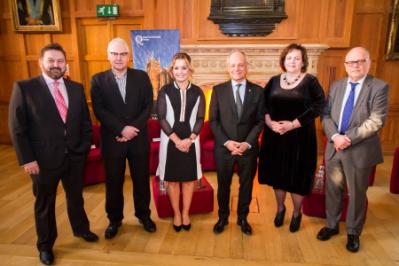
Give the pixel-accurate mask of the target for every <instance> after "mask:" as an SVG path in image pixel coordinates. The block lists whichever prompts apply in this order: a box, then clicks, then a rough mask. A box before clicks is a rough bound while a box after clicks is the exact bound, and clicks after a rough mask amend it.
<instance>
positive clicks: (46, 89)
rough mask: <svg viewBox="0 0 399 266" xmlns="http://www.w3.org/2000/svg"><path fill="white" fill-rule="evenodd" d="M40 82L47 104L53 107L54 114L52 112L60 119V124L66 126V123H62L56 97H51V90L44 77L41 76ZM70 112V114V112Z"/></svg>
mask: <svg viewBox="0 0 399 266" xmlns="http://www.w3.org/2000/svg"><path fill="white" fill-rule="evenodd" d="M39 82H40V84H41V85H42V86H41V88H40V89H41V90H42V94H43V95H44V97H45V98H46V99H45V102H48V103H49V105H50V106H52V107H51V109H53V112H52V113H54V114H55V115H56V116H57V117H58V119H59V120H60V122H61V123H62V124H64V121H62V118H61V115H60V112H59V111H58V108H57V104H56V103H55V100H54V97H53V95H51V92H50V88H49V87H48V86H47V83H46V81H45V80H44V78H43V76H41V75H40V77H39ZM68 98H69V97H68ZM68 112H69V111H68ZM67 119H68V118H67Z"/></svg>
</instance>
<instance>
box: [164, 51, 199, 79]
mask: <svg viewBox="0 0 399 266" xmlns="http://www.w3.org/2000/svg"><path fill="white" fill-rule="evenodd" d="M178 59H183V60H184V62H186V65H187V67H188V69H189V70H190V72H191V74H193V73H194V68H193V66H192V65H191V57H190V56H189V55H188V54H187V53H182V52H179V53H176V54H175V55H174V56H173V58H172V63H170V65H169V68H168V71H169V75H170V76H171V77H172V78H173V79H174V78H175V77H174V76H173V67H174V66H175V64H176V61H177V60H178Z"/></svg>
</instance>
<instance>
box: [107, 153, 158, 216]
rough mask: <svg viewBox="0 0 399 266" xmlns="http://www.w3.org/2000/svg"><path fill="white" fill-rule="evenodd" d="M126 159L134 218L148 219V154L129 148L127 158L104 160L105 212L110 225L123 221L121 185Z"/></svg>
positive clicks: (149, 198)
mask: <svg viewBox="0 0 399 266" xmlns="http://www.w3.org/2000/svg"><path fill="white" fill-rule="evenodd" d="M126 159H127V160H128V163H129V168H130V176H131V178H132V182H133V201H134V208H135V216H136V217H137V218H139V219H145V218H147V217H150V213H151V211H150V200H151V192H150V172H149V159H150V154H149V152H145V153H142V152H140V153H139V152H138V151H137V150H136V149H134V147H133V146H131V147H129V149H128V152H127V156H126V157H120V158H109V157H105V158H104V165H105V172H106V182H105V184H106V202H105V210H106V212H107V215H108V219H109V221H110V222H111V223H116V222H121V221H122V220H123V205H124V198H123V183H124V181H125V170H126Z"/></svg>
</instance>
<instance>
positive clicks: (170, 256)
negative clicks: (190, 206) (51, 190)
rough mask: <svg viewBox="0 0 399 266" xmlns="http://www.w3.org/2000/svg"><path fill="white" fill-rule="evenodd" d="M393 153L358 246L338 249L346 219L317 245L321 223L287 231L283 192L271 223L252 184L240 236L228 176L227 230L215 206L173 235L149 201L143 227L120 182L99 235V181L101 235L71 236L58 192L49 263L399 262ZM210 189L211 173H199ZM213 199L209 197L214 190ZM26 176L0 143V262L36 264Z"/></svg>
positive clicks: (380, 172) (263, 190)
mask: <svg viewBox="0 0 399 266" xmlns="http://www.w3.org/2000/svg"><path fill="white" fill-rule="evenodd" d="M391 167H392V156H386V158H385V163H384V164H382V165H379V166H378V167H377V175H376V180H375V185H374V186H373V187H370V188H369V190H368V193H367V194H368V199H369V208H368V213H367V220H366V225H365V229H364V231H363V234H362V236H361V249H360V251H359V252H358V253H356V254H353V253H349V252H348V251H347V250H346V249H345V243H346V234H345V224H344V223H341V224H340V232H341V233H340V234H339V235H338V236H336V237H333V238H332V239H331V240H330V241H326V242H321V241H318V240H317V239H316V234H317V232H318V231H319V229H320V228H321V227H322V226H323V225H324V220H323V219H320V218H315V217H308V216H303V222H302V226H301V229H300V230H299V232H297V233H295V234H292V233H290V232H289V230H288V226H289V221H290V217H291V212H292V204H291V202H290V198H289V197H287V203H286V205H287V215H286V218H285V224H284V226H282V227H281V228H275V227H274V225H273V218H274V214H275V211H276V210H275V201H274V196H273V191H272V189H271V188H270V187H267V186H261V185H259V184H257V183H256V182H255V185H254V190H253V203H252V204H251V208H250V211H251V212H250V214H249V217H248V219H249V222H250V223H251V225H252V226H253V235H252V236H246V235H243V234H242V233H241V231H240V228H239V227H238V226H237V225H236V223H235V222H236V219H237V215H236V213H235V210H236V206H235V205H236V203H237V196H238V184H237V183H238V182H237V178H234V180H233V185H232V190H231V191H232V195H231V197H232V198H231V202H232V204H231V209H232V213H231V215H230V219H229V225H228V226H227V227H226V231H225V232H223V233H222V234H220V235H215V234H214V233H213V231H212V228H213V225H214V223H215V222H216V220H217V212H216V210H217V203H216V202H215V211H214V212H212V213H208V214H200V215H193V216H192V229H191V231H190V232H185V231H184V232H180V233H176V232H175V231H174V230H173V228H172V220H171V219H170V218H168V219H160V218H158V216H157V213H156V210H155V206H154V203H153V201H152V202H151V210H152V218H153V219H154V221H155V222H156V224H157V228H158V230H157V232H156V233H153V234H150V233H147V232H145V231H144V230H143V229H142V226H141V225H140V224H139V222H138V221H137V219H136V218H135V217H134V207H133V203H132V194H131V190H132V183H131V181H130V179H129V178H126V182H125V188H124V193H125V211H124V216H125V219H124V221H123V226H122V227H121V228H120V232H119V233H118V235H117V236H116V237H115V238H114V239H112V240H105V239H104V236H103V235H104V229H105V228H106V226H107V224H108V220H107V218H106V214H105V211H104V206H105V200H104V193H105V188H104V184H98V185H94V186H89V187H86V188H85V190H84V198H85V209H86V211H87V214H88V216H89V220H90V222H91V229H92V230H93V231H94V232H95V233H97V234H98V235H99V236H100V241H99V242H97V243H86V242H84V241H82V240H81V239H79V238H76V237H74V236H73V234H72V231H71V228H70V225H69V221H68V217H67V213H66V206H65V194H64V192H63V189H62V187H61V185H60V187H59V189H58V196H57V203H56V214H57V225H58V238H57V241H56V243H55V246H54V253H55V256H56V265H78V266H83V265H118V266H119V265H172V266H174V265H201V266H203V265H207V266H208V265H209V266H213V265H230V266H235V265H381V266H383V265H384V266H385V265H399V222H398V221H399V195H396V194H391V193H389V177H390V171H391ZM205 176H206V177H207V178H208V180H209V182H210V183H211V184H212V186H213V187H214V188H216V183H217V182H216V175H215V173H214V172H208V173H205ZM215 196H216V195H215ZM33 202H34V198H33V195H32V188H31V181H30V178H29V176H27V175H26V174H24V172H23V171H22V169H21V168H20V167H19V166H18V164H17V162H16V158H15V153H14V150H13V148H12V146H7V145H0V265H40V262H39V260H38V253H37V250H36V246H35V242H36V233H35V225H34V219H33Z"/></svg>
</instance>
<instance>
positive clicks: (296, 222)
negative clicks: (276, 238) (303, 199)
mask: <svg viewBox="0 0 399 266" xmlns="http://www.w3.org/2000/svg"><path fill="white" fill-rule="evenodd" d="M301 221H302V213H299V214H298V216H297V217H294V215H292V218H291V224H290V232H291V233H294V232H296V231H298V230H299V227H300V226H301Z"/></svg>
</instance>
